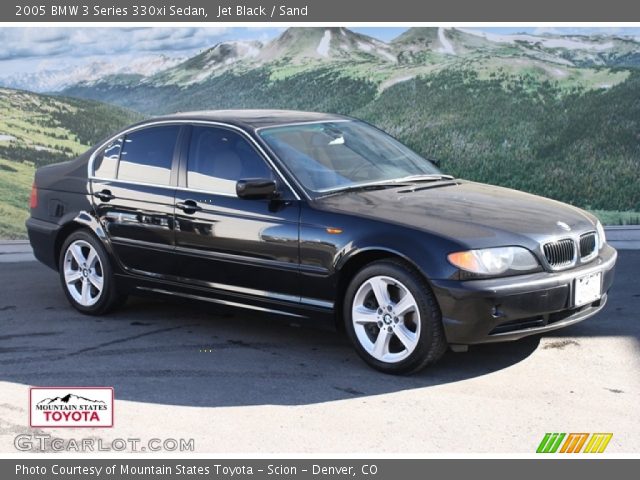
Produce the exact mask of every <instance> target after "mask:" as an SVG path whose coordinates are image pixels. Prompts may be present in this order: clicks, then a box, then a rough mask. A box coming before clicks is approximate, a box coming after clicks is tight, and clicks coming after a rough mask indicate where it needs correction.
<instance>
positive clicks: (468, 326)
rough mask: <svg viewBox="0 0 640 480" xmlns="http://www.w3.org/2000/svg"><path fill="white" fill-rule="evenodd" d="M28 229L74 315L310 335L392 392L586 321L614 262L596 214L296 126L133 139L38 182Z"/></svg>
mask: <svg viewBox="0 0 640 480" xmlns="http://www.w3.org/2000/svg"><path fill="white" fill-rule="evenodd" d="M27 228H28V231H29V238H30V241H31V245H32V246H33V250H34V252H35V255H36V257H37V258H38V259H39V260H40V261H41V262H43V263H45V264H46V265H48V266H50V267H51V268H54V269H56V270H58V271H59V273H60V281H61V283H62V287H63V290H64V293H65V294H66V296H67V298H68V300H69V302H70V303H71V305H72V306H73V307H75V308H76V309H77V310H79V311H80V312H83V313H86V314H92V315H99V314H104V313H106V312H108V311H109V310H111V309H112V308H114V307H115V306H117V305H119V304H121V303H122V301H123V300H124V299H125V298H126V296H127V295H128V294H136V293H145V292H146V293H154V294H160V295H171V296H178V297H184V298H187V299H193V300H201V301H208V302H213V303H216V304H220V305H224V306H229V307H237V308H242V309H248V310H252V311H257V312H264V313H270V314H277V315H284V316H288V317H291V318H294V319H300V320H301V319H310V320H312V321H316V322H325V323H328V324H330V325H331V326H333V327H338V328H344V330H345V331H346V333H347V334H348V336H349V338H350V339H351V341H352V342H353V345H354V347H355V349H356V351H357V352H358V354H359V355H360V356H361V357H362V358H363V359H364V360H365V361H366V362H367V363H369V364H370V365H371V366H373V367H374V368H377V369H379V370H381V371H384V372H388V373H407V372H413V371H416V370H418V369H421V368H423V367H425V366H427V365H429V364H432V363H433V362H435V361H437V360H438V359H439V358H440V357H441V356H442V354H443V353H444V352H445V350H446V349H447V347H451V348H452V349H453V350H465V349H466V348H467V346H468V345H471V344H477V343H482V342H497V341H504V340H516V339H519V338H521V337H524V336H526V335H531V334H537V333H541V332H546V331H549V330H553V329H557V328H561V327H565V326H567V325H571V324H574V323H576V322H580V321H582V320H584V319H586V318H588V317H590V316H592V315H594V314H595V313H597V312H598V311H599V310H600V309H602V308H603V306H604V305H605V303H606V300H607V291H608V290H609V289H610V287H611V284H612V281H613V273H614V266H615V262H616V257H617V254H616V251H615V250H614V249H613V248H612V247H611V246H609V245H608V244H607V242H606V239H605V234H604V230H603V228H602V225H600V223H599V222H598V221H597V219H596V218H595V217H593V216H592V215H590V214H589V213H587V212H585V211H582V210H580V209H578V208H575V207H572V206H569V205H566V204H563V203H559V202H556V201H553V200H549V199H546V198H541V197H537V196H534V195H530V194H526V193H522V192H518V191H514V190H509V189H505V188H499V187H495V186H490V185H484V184H480V183H475V182H470V181H466V180H462V179H458V178H453V177H452V176H449V175H446V174H444V173H442V172H441V171H440V170H439V169H438V168H437V167H436V166H435V165H434V164H433V163H432V162H430V161H428V160H426V159H424V158H422V157H420V156H419V155H417V154H416V153H414V152H413V151H411V150H410V149H409V148H407V147H406V146H404V145H402V144H401V143H399V142H398V141H396V140H395V139H393V138H392V137H390V136H389V135H387V134H385V133H384V132H382V131H380V130H378V129H377V128H375V127H373V126H371V125H369V124H367V123H364V122H362V121H359V120H356V119H352V118H347V117H342V116H337V115H327V114H319V113H304V112H293V111H264V110H261V111H255V110H254V111H215V112H195V113H184V114H178V115H173V116H167V117H161V118H155V119H152V120H148V121H145V122H142V123H139V124H137V125H133V126H131V127H129V128H127V129H125V130H123V131H121V132H118V133H117V134H115V135H113V136H112V137H110V138H108V139H106V140H104V141H103V142H101V143H100V144H99V145H97V146H96V147H95V148H92V149H91V150H89V151H88V152H86V153H85V154H83V155H81V156H80V157H79V158H77V159H76V160H73V161H70V162H66V163H61V164H56V165H51V166H47V167H43V168H40V169H38V171H37V172H36V176H35V182H34V185H33V191H32V194H31V217H30V218H29V220H28V221H27Z"/></svg>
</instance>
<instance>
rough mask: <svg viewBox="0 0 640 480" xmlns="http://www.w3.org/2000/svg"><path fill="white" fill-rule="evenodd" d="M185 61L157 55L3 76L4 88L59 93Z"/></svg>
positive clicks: (148, 74) (145, 74)
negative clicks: (114, 77)
mask: <svg viewBox="0 0 640 480" xmlns="http://www.w3.org/2000/svg"><path fill="white" fill-rule="evenodd" d="M182 61H184V58H176V57H167V56H165V55H154V56H145V57H140V58H136V59H134V60H132V61H128V62H120V61H115V60H114V61H93V62H90V63H88V64H86V65H79V66H77V67H73V68H70V69H47V70H42V71H40V72H37V73H23V74H12V75H6V76H5V75H2V74H0V85H2V86H4V87H8V88H15V89H20V90H29V91H32V92H58V91H61V90H64V89H65V88H67V87H69V86H71V85H76V84H79V83H85V84H90V83H93V82H96V81H98V80H102V79H104V78H106V77H110V76H114V75H139V76H142V77H147V76H150V75H153V74H155V73H157V72H159V71H163V70H166V69H167V68H171V67H173V66H174V65H177V64H178V63H180V62H182Z"/></svg>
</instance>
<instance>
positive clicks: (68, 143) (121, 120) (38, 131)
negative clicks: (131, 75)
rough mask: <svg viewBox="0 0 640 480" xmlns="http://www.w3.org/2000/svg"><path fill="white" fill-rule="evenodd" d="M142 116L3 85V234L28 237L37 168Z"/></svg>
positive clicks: (0, 129)
mask: <svg viewBox="0 0 640 480" xmlns="http://www.w3.org/2000/svg"><path fill="white" fill-rule="evenodd" d="M140 118H141V116H140V115H139V114H137V113H133V112H130V111H127V110H124V109H122V108H119V107H114V106H110V105H105V104H101V103H98V102H93V101H87V100H78V99H71V98H63V97H52V96H46V95H37V94H34V93H29V92H23V91H18V90H8V89H0V238H24V236H25V228H24V221H25V220H26V218H27V216H28V205H29V192H30V190H31V184H32V183H33V174H34V171H35V168H37V167H38V166H41V165H46V164H48V163H55V162H61V161H65V160H69V159H70V158H73V157H74V156H76V155H78V154H80V153H82V152H83V151H85V150H86V149H87V147H88V146H89V145H92V144H93V143H95V142H97V141H98V140H100V139H101V138H103V137H105V136H107V135H108V134H110V133H111V132H113V131H115V130H117V129H118V128H121V127H122V126H124V125H127V124H129V123H131V122H133V121H136V120H138V119H140Z"/></svg>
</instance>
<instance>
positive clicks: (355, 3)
mask: <svg viewBox="0 0 640 480" xmlns="http://www.w3.org/2000/svg"><path fill="white" fill-rule="evenodd" d="M0 21H1V22H243V23H245V22H246V23H249V22H251V23H253V22H270V23H271V22H273V23H276V22H281V23H287V22H345V23H348V22H591V23H593V22H624V23H629V22H638V21H640V5H639V4H638V3H637V2H632V1H629V0H608V1H606V2H602V1H594V0H581V1H578V2H576V1H575V0H531V1H524V2H523V1H514V0H447V1H442V0H426V1H416V0H392V1H389V2H385V1H380V0H350V1H349V0H280V1H273V0H245V1H224V0H222V1H220V0H218V1H215V0H214V1H211V0H182V1H180V0H169V1H163V0H104V1H99V0H53V1H52V0H14V1H13V2H11V1H7V2H4V1H3V2H2V3H0Z"/></svg>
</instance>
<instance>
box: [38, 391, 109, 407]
mask: <svg viewBox="0 0 640 480" xmlns="http://www.w3.org/2000/svg"><path fill="white" fill-rule="evenodd" d="M85 403H105V402H103V401H102V400H92V399H90V398H86V397H81V396H79V395H74V394H72V393H67V394H66V395H65V396H64V397H54V398H45V399H43V400H40V401H39V402H38V405H83V404H85Z"/></svg>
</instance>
